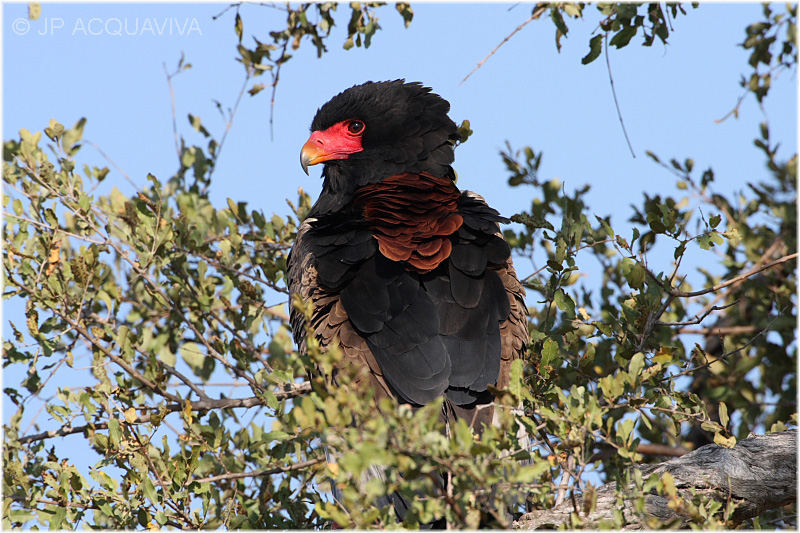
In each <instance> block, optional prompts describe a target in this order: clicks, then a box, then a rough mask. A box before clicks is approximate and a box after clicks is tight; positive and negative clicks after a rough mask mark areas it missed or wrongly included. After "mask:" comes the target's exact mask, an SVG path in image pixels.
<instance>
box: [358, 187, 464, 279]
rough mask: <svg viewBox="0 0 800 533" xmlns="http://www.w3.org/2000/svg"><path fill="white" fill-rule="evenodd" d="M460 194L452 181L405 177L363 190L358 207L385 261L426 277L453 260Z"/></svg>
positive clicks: (459, 224) (362, 188) (459, 219)
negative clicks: (403, 266) (390, 260)
mask: <svg viewBox="0 0 800 533" xmlns="http://www.w3.org/2000/svg"><path fill="white" fill-rule="evenodd" d="M460 195H461V193H460V191H459V190H458V188H457V187H456V186H455V184H454V183H453V182H452V181H451V180H450V179H449V178H437V177H435V176H432V175H430V174H426V173H422V174H413V173H403V174H398V175H395V176H390V177H388V178H386V179H384V180H383V181H381V182H380V183H376V184H373V185H367V186H364V187H361V188H360V189H358V191H356V205H358V206H359V207H361V208H362V209H363V216H364V219H365V220H366V221H367V222H368V223H369V225H370V228H371V229H372V233H373V235H374V237H375V239H376V240H377V241H378V247H379V249H380V251H381V253H382V254H383V255H384V256H385V257H387V258H389V259H392V260H393V261H403V262H405V263H406V264H407V265H408V267H410V268H411V269H413V270H416V271H417V272H420V273H425V272H430V271H431V270H434V269H435V268H436V267H437V266H439V265H440V264H441V263H442V261H444V260H445V259H447V258H448V257H449V256H450V252H451V251H452V249H453V243H452V240H451V238H450V236H451V235H453V234H454V233H455V232H456V231H457V230H458V228H459V227H461V224H462V223H463V219H462V217H461V215H460V214H458V198H459V196H460Z"/></svg>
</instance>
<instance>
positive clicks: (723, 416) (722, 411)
mask: <svg viewBox="0 0 800 533" xmlns="http://www.w3.org/2000/svg"><path fill="white" fill-rule="evenodd" d="M728 420H729V419H728V406H727V405H725V402H719V422H720V424H722V427H728Z"/></svg>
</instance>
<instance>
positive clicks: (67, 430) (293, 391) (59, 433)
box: [19, 381, 311, 444]
mask: <svg viewBox="0 0 800 533" xmlns="http://www.w3.org/2000/svg"><path fill="white" fill-rule="evenodd" d="M310 391H311V382H310V381H305V382H303V383H297V384H295V385H290V386H287V387H284V388H283V390H280V391H278V392H276V393H275V397H276V398H277V399H278V400H287V399H289V398H294V397H295V396H300V395H302V394H305V393H307V392H310ZM264 404H265V400H262V399H261V398H258V397H257V396H253V397H250V398H223V399H220V400H201V401H197V402H192V411H193V412H203V411H211V410H213V409H238V408H240V407H255V406H259V405H264ZM164 407H165V408H166V410H167V412H169V413H175V412H177V411H182V410H183V409H184V408H185V405H183V404H182V403H172V404H168V405H166V406H164ZM152 409H157V408H152ZM155 414H157V413H155ZM152 418H153V413H146V414H143V415H141V416H137V417H136V419H135V420H134V421H133V422H131V423H132V424H145V423H147V422H150V420H152ZM89 429H91V430H95V431H96V430H98V429H108V422H98V423H96V424H86V425H83V426H76V427H72V426H64V427H62V428H59V429H54V430H52V431H45V432H42V433H37V434H36V435H28V436H27V437H20V439H19V443H20V444H27V443H28V442H34V441H38V440H44V439H51V438H53V437H65V436H67V435H73V434H75V433H83V432H84V431H86V430H89Z"/></svg>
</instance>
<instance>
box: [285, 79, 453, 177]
mask: <svg viewBox="0 0 800 533" xmlns="http://www.w3.org/2000/svg"><path fill="white" fill-rule="evenodd" d="M449 110H450V104H449V103H448V102H447V100H445V99H443V98H442V97H440V96H439V95H438V94H434V93H432V92H431V89H430V88H428V87H423V86H422V84H420V83H405V81H404V80H396V81H384V82H377V83H375V82H367V83H364V84H362V85H356V86H354V87H351V88H349V89H347V90H345V91H343V92H341V93H340V94H338V95H336V96H334V97H333V98H332V99H331V100H330V101H329V102H328V103H326V104H325V105H323V106H322V107H321V108H319V110H318V111H317V114H316V116H315V117H314V120H313V121H312V123H311V138H309V140H308V142H306V144H305V145H304V146H303V149H302V151H301V152H300V162H301V164H302V166H303V170H305V171H306V173H308V167H309V166H311V165H316V164H318V163H324V164H325V168H324V170H323V177H324V178H325V185H324V187H326V188H334V189H337V190H342V191H353V190H355V189H356V188H358V187H360V186H363V185H367V184H371V183H378V182H380V181H381V180H383V179H384V178H387V177H389V176H392V175H395V174H398V173H402V172H415V173H419V172H428V173H430V174H433V175H435V176H437V177H442V176H446V175H452V172H453V171H452V169H451V167H450V164H451V163H452V162H453V159H454V155H453V146H454V144H455V142H456V141H457V140H458V139H459V134H458V128H457V127H456V124H455V123H454V122H453V121H452V120H450V117H448V116H447V113H448V111H449Z"/></svg>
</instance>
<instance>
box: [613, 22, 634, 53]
mask: <svg viewBox="0 0 800 533" xmlns="http://www.w3.org/2000/svg"><path fill="white" fill-rule="evenodd" d="M637 29H638V28H637V27H636V26H628V27H627V28H623V29H621V30H620V31H618V32H617V33H616V35H614V37H612V38H611V41H609V44H610V45H611V46H616V47H617V49H619V48H622V47H624V46H627V45H628V43H629V42H630V40H631V39H632V38H633V36H634V35H636V30H637Z"/></svg>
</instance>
